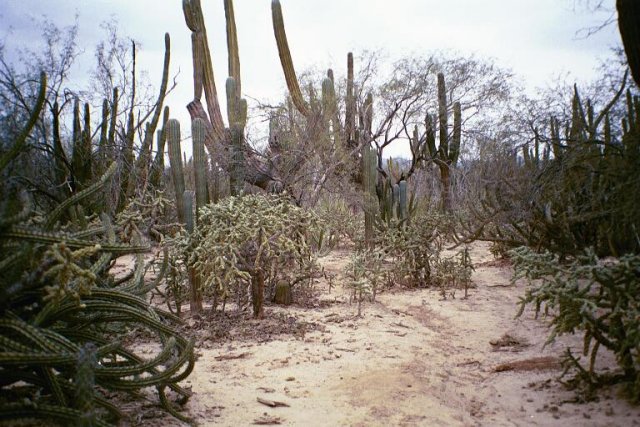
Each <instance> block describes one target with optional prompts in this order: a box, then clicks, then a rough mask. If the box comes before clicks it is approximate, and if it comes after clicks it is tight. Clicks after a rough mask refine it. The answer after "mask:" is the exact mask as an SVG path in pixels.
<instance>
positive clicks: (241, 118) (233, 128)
mask: <svg viewBox="0 0 640 427" xmlns="http://www.w3.org/2000/svg"><path fill="white" fill-rule="evenodd" d="M226 89H227V114H228V118H229V132H230V134H231V149H232V154H231V155H232V160H231V170H230V171H229V176H230V185H231V195H233V196H237V195H239V194H241V193H242V191H243V189H244V181H245V174H246V170H245V155H244V128H245V126H246V124H247V101H246V100H245V99H244V98H240V97H239V96H238V90H237V86H236V81H235V79H234V78H233V77H229V78H227V85H226Z"/></svg>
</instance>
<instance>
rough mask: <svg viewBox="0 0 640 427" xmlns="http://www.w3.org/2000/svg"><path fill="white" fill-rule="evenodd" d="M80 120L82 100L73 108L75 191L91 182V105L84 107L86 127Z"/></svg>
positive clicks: (73, 175) (77, 100) (73, 171)
mask: <svg viewBox="0 0 640 427" xmlns="http://www.w3.org/2000/svg"><path fill="white" fill-rule="evenodd" d="M81 123H82V121H81V119H80V100H79V99H77V98H76V100H75V103H74V106H73V134H72V135H73V136H72V138H73V152H72V155H71V171H72V177H73V181H72V183H73V189H74V191H78V190H81V189H82V188H83V186H84V185H85V184H86V183H88V182H89V181H91V178H92V176H91V171H92V159H91V116H90V112H89V104H85V105H84V127H83V126H82V124H81Z"/></svg>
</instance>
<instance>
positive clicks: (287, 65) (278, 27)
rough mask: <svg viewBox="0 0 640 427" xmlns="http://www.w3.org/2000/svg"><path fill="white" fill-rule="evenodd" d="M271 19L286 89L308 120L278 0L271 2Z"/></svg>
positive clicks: (306, 107) (307, 110) (306, 105)
mask: <svg viewBox="0 0 640 427" xmlns="http://www.w3.org/2000/svg"><path fill="white" fill-rule="evenodd" d="M271 17H272V20H273V33H274V35H275V38H276V43H277V45H278V55H279V56H280V63H281V64H282V70H283V71H284V78H285V80H286V82H287V88H289V93H290V94H291V99H292V101H293V104H294V105H295V107H296V109H297V110H298V111H299V112H300V114H302V115H303V116H304V117H307V118H308V117H310V115H311V113H310V110H309V105H308V104H307V102H306V101H305V100H304V98H303V97H302V91H301V90H300V85H299V84H298V77H297V76H296V71H295V69H294V68H293V60H292V59H291V52H290V51H289V42H288V41H287V33H286V32H285V29H284V18H283V17H282V6H281V5H280V0H272V1H271Z"/></svg>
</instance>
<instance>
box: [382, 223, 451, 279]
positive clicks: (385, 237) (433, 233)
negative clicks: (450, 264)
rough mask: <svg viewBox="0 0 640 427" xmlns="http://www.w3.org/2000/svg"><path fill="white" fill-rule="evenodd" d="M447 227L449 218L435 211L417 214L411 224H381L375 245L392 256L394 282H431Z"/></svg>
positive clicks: (388, 255)
mask: <svg viewBox="0 0 640 427" xmlns="http://www.w3.org/2000/svg"><path fill="white" fill-rule="evenodd" d="M447 227H448V220H447V217H446V216H445V215H441V214H438V213H434V212H421V213H416V214H415V215H414V217H413V218H412V219H411V221H410V222H409V223H408V224H401V225H399V224H397V223H396V222H395V221H392V222H391V223H387V222H382V221H381V222H379V223H378V231H377V234H376V242H375V243H376V247H378V248H380V249H381V250H382V251H384V253H385V254H386V256H387V257H390V258H391V260H392V262H393V269H392V272H391V274H392V281H393V282H394V283H396V284H401V285H404V286H409V287H427V286H429V285H430V284H431V281H432V273H433V265H434V261H435V260H436V259H438V258H439V256H440V251H441V250H442V246H443V244H444V239H445V236H446V229H447Z"/></svg>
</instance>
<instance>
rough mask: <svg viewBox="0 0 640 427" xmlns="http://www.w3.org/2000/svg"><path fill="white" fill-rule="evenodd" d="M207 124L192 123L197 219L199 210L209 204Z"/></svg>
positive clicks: (199, 120)
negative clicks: (205, 145)
mask: <svg viewBox="0 0 640 427" xmlns="http://www.w3.org/2000/svg"><path fill="white" fill-rule="evenodd" d="M205 134H206V124H205V122H204V121H203V120H202V119H195V120H193V121H192V122H191V140H192V142H193V170H194V180H195V189H196V218H197V216H198V210H200V209H201V208H202V207H204V206H205V205H207V204H208V203H209V192H208V191H207V169H208V165H207V157H206V153H205V151H204V139H205V136H206V135H205Z"/></svg>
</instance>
